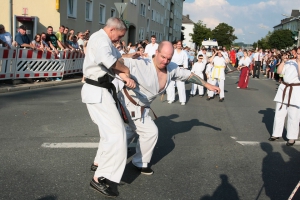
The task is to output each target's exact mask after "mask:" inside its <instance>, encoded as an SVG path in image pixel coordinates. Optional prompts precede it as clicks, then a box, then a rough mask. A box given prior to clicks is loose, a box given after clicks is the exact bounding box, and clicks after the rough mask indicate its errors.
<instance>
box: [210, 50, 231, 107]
mask: <svg viewBox="0 0 300 200" xmlns="http://www.w3.org/2000/svg"><path fill="white" fill-rule="evenodd" d="M210 62H211V63H212V64H213V66H214V67H213V69H212V75H211V84H213V85H216V84H218V86H219V87H220V99H219V102H223V101H224V97H225V93H224V81H225V68H226V64H227V61H226V58H224V56H223V54H222V52H221V51H220V50H217V51H216V53H215V54H214V55H213V56H212V57H211V58H210ZM213 96H214V93H213V91H209V92H208V99H207V100H210V99H211V98H212V97H213Z"/></svg>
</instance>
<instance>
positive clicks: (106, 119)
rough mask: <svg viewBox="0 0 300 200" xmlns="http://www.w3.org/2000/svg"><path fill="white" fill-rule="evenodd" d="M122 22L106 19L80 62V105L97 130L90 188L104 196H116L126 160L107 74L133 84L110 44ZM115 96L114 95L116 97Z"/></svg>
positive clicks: (116, 38) (122, 132) (121, 29)
mask: <svg viewBox="0 0 300 200" xmlns="http://www.w3.org/2000/svg"><path fill="white" fill-rule="evenodd" d="M126 31H127V28H126V25H125V23H124V22H123V21H122V20H121V19H119V18H114V17H113V18H109V19H108V20H107V22H106V25H105V27H104V28H103V29H100V30H99V31H97V32H95V33H94V34H92V35H91V37H90V39H89V43H88V45H87V50H86V56H85V59H84V63H83V74H84V77H85V80H86V83H85V84H84V85H83V87H82V90H81V97H82V102H83V103H86V106H87V109H88V112H89V114H90V116H91V119H92V120H93V122H94V123H95V124H97V126H98V128H99V134H100V142H99V146H98V151H97V154H96V157H95V159H94V166H98V167H97V170H96V172H95V174H94V178H93V179H92V181H91V182H90V186H91V187H92V188H93V189H95V190H97V191H98V192H100V193H101V194H103V195H105V196H107V197H116V196H118V195H119V193H118V190H117V183H119V182H120V180H121V177H122V175H123V172H124V169H125V165H126V160H127V142H126V141H127V140H126V132H125V128H124V123H123V121H122V119H121V117H120V114H119V112H118V109H117V107H116V101H115V100H117V99H116V98H113V96H112V93H111V91H112V90H113V88H114V87H113V84H112V83H111V81H112V79H111V78H110V77H109V76H108V74H107V72H108V73H110V74H114V73H115V72H117V73H121V72H122V73H123V79H124V81H126V82H127V84H126V86H127V87H129V88H134V87H135V82H134V81H133V80H132V79H130V78H129V76H130V72H129V69H128V68H127V67H126V66H124V64H122V63H121V62H119V61H118V59H119V58H120V57H121V54H120V53H119V52H118V50H117V49H116V48H115V47H114V45H113V43H114V42H117V41H119V40H120V39H121V38H122V37H123V36H124V35H125V33H126ZM115 97H116V96H115Z"/></svg>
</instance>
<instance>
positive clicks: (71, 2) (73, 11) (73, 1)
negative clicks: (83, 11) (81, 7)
mask: <svg viewBox="0 0 300 200" xmlns="http://www.w3.org/2000/svg"><path fill="white" fill-rule="evenodd" d="M68 17H72V18H76V17H77V0H68Z"/></svg>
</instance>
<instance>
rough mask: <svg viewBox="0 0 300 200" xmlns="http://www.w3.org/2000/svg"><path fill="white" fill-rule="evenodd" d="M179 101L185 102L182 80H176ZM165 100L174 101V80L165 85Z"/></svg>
mask: <svg viewBox="0 0 300 200" xmlns="http://www.w3.org/2000/svg"><path fill="white" fill-rule="evenodd" d="M176 86H177V91H178V96H179V102H180V103H185V102H186V93H185V82H184V81H176ZM167 100H168V101H174V100H175V81H171V82H170V84H169V85H168V87H167Z"/></svg>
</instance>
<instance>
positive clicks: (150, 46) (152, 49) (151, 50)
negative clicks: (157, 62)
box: [145, 35, 158, 59]
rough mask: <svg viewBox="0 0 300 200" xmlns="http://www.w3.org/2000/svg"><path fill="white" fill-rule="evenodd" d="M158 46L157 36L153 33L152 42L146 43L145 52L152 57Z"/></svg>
mask: <svg viewBox="0 0 300 200" xmlns="http://www.w3.org/2000/svg"><path fill="white" fill-rule="evenodd" d="M157 48H158V44H157V43H156V36H155V35H151V43H150V44H147V45H146V48H145V54H147V56H148V58H150V59H151V58H152V56H153V55H154V54H155V52H156V50H157Z"/></svg>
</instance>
